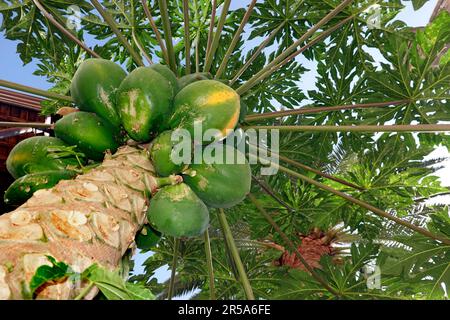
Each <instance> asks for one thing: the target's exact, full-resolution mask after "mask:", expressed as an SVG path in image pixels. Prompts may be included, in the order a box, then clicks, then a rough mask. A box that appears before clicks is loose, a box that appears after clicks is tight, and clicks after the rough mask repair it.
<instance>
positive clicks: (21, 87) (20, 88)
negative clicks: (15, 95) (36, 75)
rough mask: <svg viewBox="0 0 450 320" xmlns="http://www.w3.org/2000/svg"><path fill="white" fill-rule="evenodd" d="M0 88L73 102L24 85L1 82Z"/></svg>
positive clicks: (67, 97)
mask: <svg viewBox="0 0 450 320" xmlns="http://www.w3.org/2000/svg"><path fill="white" fill-rule="evenodd" d="M0 87H5V88H9V89H13V90H18V91H22V92H27V93H31V94H35V95H37V96H41V97H46V98H50V99H55V100H62V101H67V102H73V99H72V97H69V96H63V95H61V94H58V93H54V92H50V91H46V90H41V89H36V88H33V87H29V86H25V85H22V84H18V83H15V82H11V81H6V80H0Z"/></svg>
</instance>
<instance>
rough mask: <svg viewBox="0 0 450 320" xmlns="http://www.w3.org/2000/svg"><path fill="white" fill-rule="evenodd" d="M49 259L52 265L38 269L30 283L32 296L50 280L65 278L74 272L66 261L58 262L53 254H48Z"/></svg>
mask: <svg viewBox="0 0 450 320" xmlns="http://www.w3.org/2000/svg"><path fill="white" fill-rule="evenodd" d="M47 259H48V260H49V261H50V262H51V264H52V266H47V265H43V266H40V267H39V268H37V269H36V272H35V273H34V275H33V277H32V278H31V281H30V285H29V287H30V295H31V296H33V294H34V292H35V291H36V290H37V289H39V288H40V287H41V286H42V285H44V284H46V283H48V282H50V281H57V280H63V279H64V278H66V277H68V276H71V275H73V274H74V273H73V272H72V271H71V270H70V269H69V266H68V265H67V264H65V263H64V262H58V261H56V259H55V258H53V257H51V256H47Z"/></svg>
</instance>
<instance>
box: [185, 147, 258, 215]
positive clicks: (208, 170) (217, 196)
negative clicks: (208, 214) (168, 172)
mask: <svg viewBox="0 0 450 320" xmlns="http://www.w3.org/2000/svg"><path fill="white" fill-rule="evenodd" d="M211 154H212V155H213V156H217V158H216V159H217V160H219V161H217V163H210V164H207V163H205V161H203V163H201V164H192V165H191V166H190V167H189V169H188V170H187V171H186V174H185V175H184V176H183V180H184V182H185V183H186V184H187V185H189V186H190V187H191V189H192V190H193V191H194V192H195V193H196V194H197V196H198V197H199V198H200V199H202V200H203V202H204V203H206V204H207V205H208V206H210V207H213V208H229V207H232V206H234V205H236V204H238V203H239V202H241V201H242V200H243V199H244V198H245V196H246V195H247V194H248V193H249V192H250V187H251V169H250V165H249V163H248V162H247V160H246V159H245V156H244V154H242V153H241V152H240V151H238V150H237V149H235V148H233V147H231V146H229V145H226V144H220V146H219V147H218V148H217V149H215V150H213V151H212V152H211Z"/></svg>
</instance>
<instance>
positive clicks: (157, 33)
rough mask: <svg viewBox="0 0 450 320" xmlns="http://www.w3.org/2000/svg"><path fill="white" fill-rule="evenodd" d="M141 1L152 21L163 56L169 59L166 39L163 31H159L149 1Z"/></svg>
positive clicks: (151, 24)
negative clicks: (162, 33) (164, 39)
mask: <svg viewBox="0 0 450 320" xmlns="http://www.w3.org/2000/svg"><path fill="white" fill-rule="evenodd" d="M141 3H142V7H143V8H144V13H145V15H146V16H147V19H148V21H149V23H150V27H151V28H152V30H153V33H154V34H155V37H156V41H158V44H159V47H160V48H161V52H162V55H163V58H164V60H165V61H169V55H168V54H167V49H166V46H165V44H164V41H163V40H162V37H161V33H160V32H159V30H158V27H157V26H156V23H155V21H153V17H152V13H151V12H150V8H149V7H148V4H147V1H146V0H141Z"/></svg>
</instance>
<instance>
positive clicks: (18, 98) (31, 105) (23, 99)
mask: <svg viewBox="0 0 450 320" xmlns="http://www.w3.org/2000/svg"><path fill="white" fill-rule="evenodd" d="M43 100H45V99H43V98H39V97H36V96H32V95H28V94H24V93H20V92H16V91H11V90H6V89H0V102H4V103H7V104H9V105H15V106H18V107H22V108H26V109H31V110H35V111H39V110H40V109H41V102H42V101H43Z"/></svg>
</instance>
